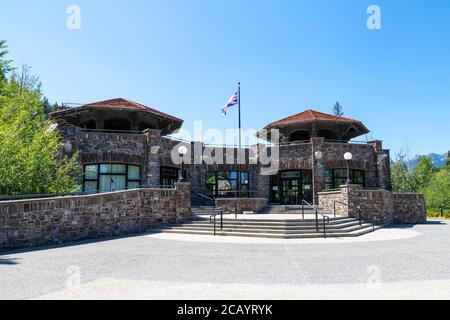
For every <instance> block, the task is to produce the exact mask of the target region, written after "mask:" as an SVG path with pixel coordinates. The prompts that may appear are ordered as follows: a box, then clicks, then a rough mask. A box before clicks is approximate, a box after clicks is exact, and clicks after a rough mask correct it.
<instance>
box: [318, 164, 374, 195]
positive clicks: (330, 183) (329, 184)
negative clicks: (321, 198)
mask: <svg viewBox="0 0 450 320" xmlns="http://www.w3.org/2000/svg"><path fill="white" fill-rule="evenodd" d="M338 170H339V171H340V170H342V171H343V172H345V176H343V175H339V176H336V171H338ZM330 172H331V180H329V179H328V178H329V177H330V176H329V173H330ZM355 172H358V173H361V177H362V181H363V183H362V184H361V183H356V182H355ZM342 179H345V182H346V181H347V168H345V169H342V168H335V169H326V171H325V190H333V189H339V188H340V186H341V184H340V183H339V185H337V182H336V181H337V180H342ZM350 180H351V182H352V184H355V185H359V186H362V187H363V188H365V187H366V171H365V170H359V169H350ZM344 184H345V183H344Z"/></svg>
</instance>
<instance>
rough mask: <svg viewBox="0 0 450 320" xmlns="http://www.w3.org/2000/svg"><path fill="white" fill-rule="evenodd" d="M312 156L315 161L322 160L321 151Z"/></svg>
mask: <svg viewBox="0 0 450 320" xmlns="http://www.w3.org/2000/svg"><path fill="white" fill-rule="evenodd" d="M314 156H315V157H316V160H322V158H323V152H322V151H316V153H315V154H314Z"/></svg>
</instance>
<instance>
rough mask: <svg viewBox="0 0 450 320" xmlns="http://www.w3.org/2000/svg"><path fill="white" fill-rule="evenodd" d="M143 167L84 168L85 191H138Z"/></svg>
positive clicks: (103, 165) (93, 165) (87, 166)
mask: <svg viewBox="0 0 450 320" xmlns="http://www.w3.org/2000/svg"><path fill="white" fill-rule="evenodd" d="M140 185H141V167H139V166H135V165H126V164H91V165H86V166H85V167H84V182H83V191H84V192H87V193H96V192H111V191H120V190H126V189H136V188H139V186H140Z"/></svg>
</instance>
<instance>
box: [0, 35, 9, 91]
mask: <svg viewBox="0 0 450 320" xmlns="http://www.w3.org/2000/svg"><path fill="white" fill-rule="evenodd" d="M7 54H8V50H7V46H6V41H5V40H0V83H1V82H4V81H5V80H6V77H7V74H8V72H10V71H11V70H12V68H11V62H12V61H11V60H6V55H7Z"/></svg>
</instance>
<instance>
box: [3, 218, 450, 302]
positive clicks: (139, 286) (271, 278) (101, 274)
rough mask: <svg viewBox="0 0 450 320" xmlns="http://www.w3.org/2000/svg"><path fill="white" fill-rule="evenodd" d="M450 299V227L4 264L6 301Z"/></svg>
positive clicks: (121, 248) (209, 240)
mask: <svg viewBox="0 0 450 320" xmlns="http://www.w3.org/2000/svg"><path fill="white" fill-rule="evenodd" d="M321 298H323V299H355V298H362V299H370V298H380V299H416V298H419V299H437V298H444V299H449V298H450V226H449V225H448V224H447V223H446V222H442V223H441V222H429V223H428V224H427V225H418V226H399V227H392V228H386V229H383V230H380V231H377V232H376V233H372V234H368V235H365V236H362V237H359V238H355V239H309V240H269V239H244V238H232V237H223V238H222V237H212V236H204V237H201V236H189V235H168V234H163V233H158V232H155V233H149V234H144V235H138V236H134V237H126V238H117V239H106V240H105V241H95V242H79V243H74V244H71V245H65V246H54V247H45V248H40V249H39V250H22V251H16V252H3V253H2V254H0V299H225V300H227V299H321Z"/></svg>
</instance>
